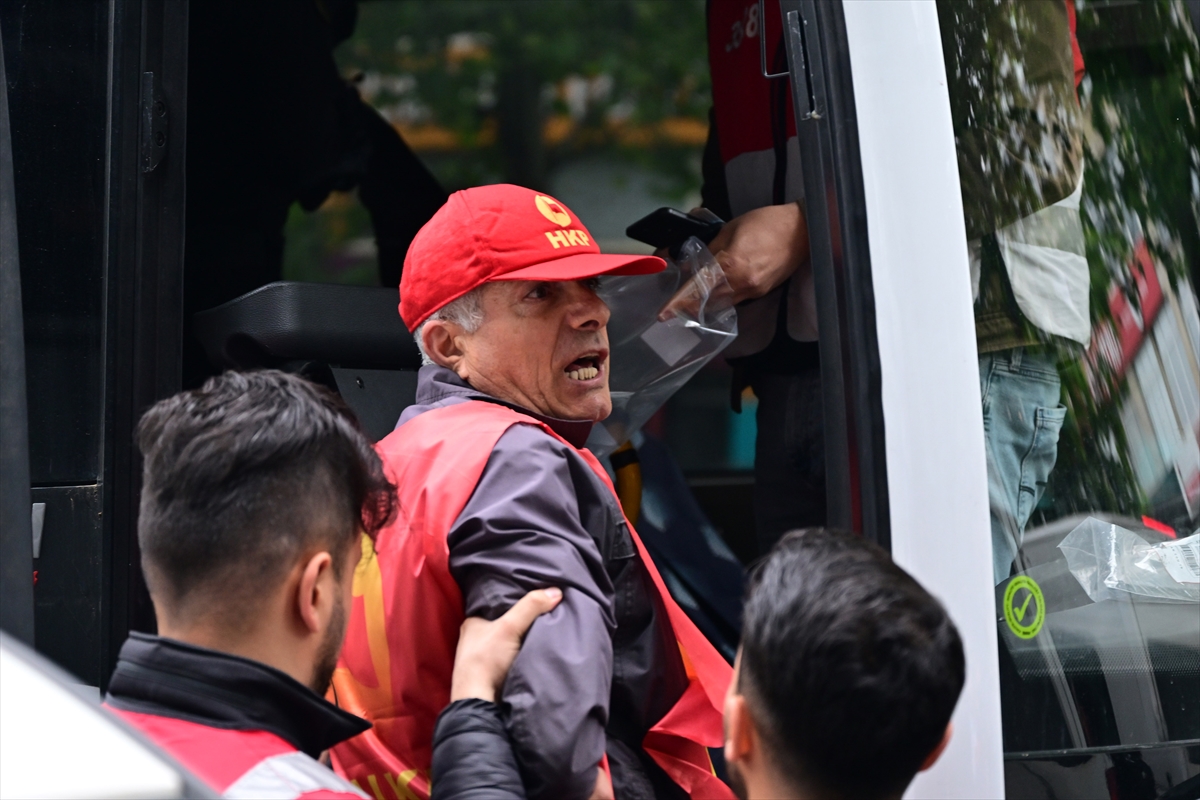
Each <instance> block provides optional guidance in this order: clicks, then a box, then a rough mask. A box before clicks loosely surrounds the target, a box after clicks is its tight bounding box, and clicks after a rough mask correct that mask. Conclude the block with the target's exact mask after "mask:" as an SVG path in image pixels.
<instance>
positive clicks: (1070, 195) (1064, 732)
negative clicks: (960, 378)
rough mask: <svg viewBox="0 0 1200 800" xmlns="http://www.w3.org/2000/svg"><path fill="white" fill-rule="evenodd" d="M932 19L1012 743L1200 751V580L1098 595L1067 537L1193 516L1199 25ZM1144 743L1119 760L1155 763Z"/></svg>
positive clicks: (1199, 498)
mask: <svg viewBox="0 0 1200 800" xmlns="http://www.w3.org/2000/svg"><path fill="white" fill-rule="evenodd" d="M938 12H939V20H940V23H941V28H942V40H943V52H944V55H945V60H946V73H947V81H948V86H949V89H950V101H951V113H952V118H953V124H954V134H955V142H956V146H957V150H958V162H959V172H960V180H961V189H962V198H963V213H964V218H965V222H966V229H967V237H968V240H969V254H970V267H971V277H972V283H973V286H974V289H975V293H976V294H975V320H976V339H977V343H978V347H979V354H980V355H979V363H980V386H981V390H982V392H981V394H982V400H983V409H982V411H983V424H984V431H985V441H986V446H987V458H988V473H989V487H988V488H989V500H990V506H991V514H992V550H993V558H994V561H993V566H994V577H995V582H996V584H997V587H996V598H997V604H998V608H997V627H998V631H999V637H1000V642H1001V644H1000V658H1001V696H1002V703H1003V714H1004V719H1003V722H1004V743H1005V750H1006V751H1007V752H1008V753H1009V754H1010V755H1009V758H1010V759H1013V758H1018V757H1021V758H1023V757H1027V756H1029V755H1030V754H1031V753H1032V754H1036V753H1039V752H1041V753H1045V752H1046V751H1058V752H1060V753H1061V752H1062V751H1067V750H1080V749H1084V748H1095V747H1118V746H1120V747H1124V746H1149V745H1163V744H1165V743H1170V742H1180V741H1181V740H1192V741H1193V743H1194V741H1195V740H1197V739H1200V604H1198V603H1197V602H1196V600H1195V599H1194V598H1195V597H1196V594H1195V593H1194V592H1192V591H1191V590H1188V589H1187V588H1186V587H1183V588H1181V589H1180V591H1178V592H1175V593H1170V592H1166V593H1163V592H1158V593H1157V594H1158V595H1159V596H1150V594H1148V593H1145V592H1139V591H1135V590H1132V589H1130V588H1129V587H1130V586H1131V585H1132V584H1126V583H1121V582H1120V581H1116V580H1115V579H1114V580H1112V581H1111V582H1110V583H1109V584H1108V586H1109V587H1112V588H1111V590H1106V591H1103V592H1092V593H1090V594H1089V592H1088V591H1086V585H1085V584H1086V583H1087V580H1086V579H1085V577H1086V576H1085V575H1083V574H1082V570H1080V569H1078V568H1076V569H1072V566H1071V564H1069V563H1068V560H1067V558H1066V556H1065V554H1064V552H1063V550H1062V549H1060V548H1059V545H1060V544H1061V543H1062V542H1063V540H1064V539H1065V538H1066V537H1067V536H1068V534H1070V533H1071V532H1072V530H1074V529H1076V528H1077V527H1078V526H1080V524H1081V523H1083V522H1084V521H1085V520H1086V519H1087V518H1088V517H1095V518H1098V519H1100V520H1104V521H1105V522H1106V523H1115V524H1116V526H1118V528H1119V529H1123V530H1124V531H1127V532H1129V533H1130V535H1132V536H1134V537H1135V538H1134V539H1126V538H1122V537H1124V534H1119V535H1118V534H1117V533H1115V532H1113V531H1115V529H1113V527H1112V525H1111V524H1108V525H1101V527H1102V528H1104V529H1105V530H1107V531H1110V532H1113V535H1112V537H1111V538H1110V539H1108V540H1106V541H1110V542H1116V541H1118V540H1119V541H1122V542H1125V543H1126V544H1129V543H1130V542H1133V543H1134V544H1133V545H1132V546H1134V547H1135V548H1136V549H1139V552H1145V548H1144V545H1154V544H1158V543H1162V542H1171V541H1173V540H1179V539H1184V538H1186V537H1188V536H1189V535H1191V534H1192V532H1193V531H1194V530H1196V528H1197V517H1198V514H1200V447H1198V439H1200V318H1198V317H1197V305H1196V293H1195V292H1196V290H1195V287H1194V285H1193V284H1192V280H1193V277H1192V271H1191V268H1190V267H1189V265H1191V267H1194V265H1196V264H1198V263H1200V146H1198V142H1200V131H1198V127H1197V117H1196V114H1197V108H1198V107H1200V106H1198V103H1197V96H1196V90H1197V83H1196V81H1197V76H1198V75H1200V72H1198V70H1200V58H1198V55H1197V36H1196V30H1195V28H1194V27H1193V21H1192V19H1191V18H1190V16H1189V13H1188V9H1187V7H1186V6H1185V4H1184V3H1183V2H1180V0H1158V1H1157V2H1148V3H1139V4H1130V3H1110V2H1097V1H1095V0H1068V1H1067V2H1061V1H1060V0H1046V2H1037V3H1033V2H1009V1H1008V0H953V1H951V0H941V1H940V2H939V5H938ZM1099 524H1100V523H1091V525H1093V526H1094V525H1099ZM1088 530H1091V528H1088ZM1072 541H1078V537H1077V538H1076V539H1073V540H1072ZM1112 547H1113V548H1114V549H1113V550H1112V552H1110V553H1109V554H1108V556H1106V557H1109V558H1110V560H1111V559H1115V558H1116V556H1115V555H1114V554H1115V553H1116V550H1115V547H1116V545H1112ZM1067 549H1070V547H1069V546H1068V548H1067ZM1156 552H1159V551H1156ZM1075 566H1076V567H1078V564H1076V565H1075ZM1173 574H1176V576H1177V577H1168V578H1167V580H1176V579H1177V578H1178V577H1180V576H1181V577H1182V579H1184V580H1185V582H1186V579H1187V578H1188V576H1187V575H1186V574H1183V573H1173ZM1118 584H1119V585H1118ZM1180 586H1183V584H1180ZM1177 588H1178V587H1177ZM1193 588H1194V587H1193ZM1092 595H1095V596H1092ZM1164 752H1165V751H1164ZM1171 753H1173V754H1174V755H1162V756H1161V758H1160V759H1159V760H1160V761H1162V763H1158V762H1154V763H1155V768H1154V770H1151V771H1149V772H1146V774H1151V772H1152V773H1153V775H1154V776H1161V775H1172V774H1173V775H1174V776H1175V777H1174V778H1171V779H1170V780H1169V781H1168V783H1167V784H1166V785H1164V786H1161V787H1159V789H1160V790H1162V789H1165V788H1167V786H1169V785H1173V784H1172V783H1170V781H1174V782H1176V783H1177V782H1178V781H1179V780H1180V779H1181V778H1182V777H1186V776H1187V775H1188V774H1191V772H1195V771H1196V768H1195V766H1191V767H1189V766H1187V765H1188V764H1190V763H1192V762H1191V761H1190V760H1188V757H1186V755H1185V751H1184V750H1182V749H1179V750H1173V751H1171ZM1018 754H1020V755H1019V756H1018ZM1176 757H1177V758H1178V759H1180V760H1179V762H1178V763H1175V762H1174V761H1171V759H1173V758H1176ZM1142 758H1143V756H1141V755H1136V754H1135V755H1131V756H1128V757H1125V756H1122V757H1121V758H1117V757H1116V756H1113V757H1112V758H1111V760H1110V761H1109V762H1106V763H1108V764H1109V765H1110V768H1111V769H1113V770H1117V772H1118V773H1120V771H1121V770H1127V771H1128V770H1133V772H1131V773H1129V774H1130V775H1133V774H1134V773H1137V774H1139V775H1140V774H1142V773H1139V772H1137V771H1138V770H1139V769H1141V768H1142V767H1143V766H1144V764H1143V761H1142ZM1145 758H1146V759H1147V761H1146V762H1145V763H1146V764H1149V763H1151V761H1150V759H1151V756H1149V755H1147V756H1145ZM1122 759H1124V760H1122ZM1164 759H1165V760H1164ZM1085 760H1086V759H1085ZM1079 763H1083V762H1079ZM1114 774H1116V777H1115V778H1114V779H1113V780H1116V781H1117V782H1118V783H1119V782H1120V781H1122V780H1126V778H1128V775H1126V776H1125V777H1122V775H1123V774H1124V773H1121V774H1117V773H1114ZM1135 777H1136V775H1135ZM1143 777H1144V775H1143ZM1129 779H1130V780H1133V778H1129ZM1158 779H1159V778H1158V777H1155V778H1153V780H1158ZM1153 780H1152V781H1151V782H1152V783H1153ZM1164 780H1166V779H1164ZM1110 785H1113V784H1112V783H1111V782H1110ZM1151 788H1153V787H1151ZM1009 789H1010V792H1011V791H1012V790H1013V787H1012V786H1010V787H1009ZM1121 796H1125V795H1121ZM1148 796H1158V794H1157V793H1152V794H1150V795H1148Z"/></svg>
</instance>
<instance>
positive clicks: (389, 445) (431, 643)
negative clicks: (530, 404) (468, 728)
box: [332, 401, 733, 800]
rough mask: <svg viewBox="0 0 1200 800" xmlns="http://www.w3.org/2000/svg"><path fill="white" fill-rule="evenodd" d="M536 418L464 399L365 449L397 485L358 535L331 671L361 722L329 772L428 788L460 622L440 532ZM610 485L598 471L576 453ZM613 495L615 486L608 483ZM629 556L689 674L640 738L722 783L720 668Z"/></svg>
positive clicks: (698, 791)
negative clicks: (359, 547) (371, 533)
mask: <svg viewBox="0 0 1200 800" xmlns="http://www.w3.org/2000/svg"><path fill="white" fill-rule="evenodd" d="M518 424H526V425H536V426H539V427H541V428H542V430H544V431H545V432H546V434H547V435H548V436H553V437H554V438H556V439H558V440H559V441H562V442H563V443H564V444H566V442H565V440H563V439H562V437H560V436H558V435H557V434H556V433H554V431H552V430H551V429H550V428H549V427H547V426H546V425H543V424H542V423H540V422H538V421H536V420H534V419H533V418H531V417H528V416H525V415H523V414H520V413H518V412H516V411H513V410H511V409H508V408H505V407H504V406H500V405H497V404H495V403H488V402H483V401H468V402H465V403H458V404H456V405H453V406H448V407H446V408H439V409H434V410H432V411H426V412H425V413H423V414H421V415H419V416H417V417H415V418H414V419H412V420H410V421H408V422H406V423H404V425H402V426H400V428H398V429H397V430H395V431H393V432H392V433H391V434H390V435H389V436H388V437H387V438H385V439H383V440H382V441H381V442H379V444H378V445H377V449H378V451H379V455H380V457H381V458H382V459H383V462H384V465H385V468H386V469H387V471H388V473H389V476H390V478H391V480H392V481H393V482H394V483H395V484H396V487H397V492H398V494H399V500H400V502H399V512H398V514H397V519H396V521H395V522H394V523H393V524H391V525H390V526H388V527H387V528H385V529H384V530H383V531H381V532H380V534H379V536H378V537H376V541H375V544H374V551H373V552H371V550H370V549H369V548H370V542H369V540H366V539H365V537H364V558H363V560H362V561H361V562H360V563H359V566H358V569H357V570H356V572H355V574H354V590H353V591H354V607H353V611H352V613H351V619H350V625H349V630H348V632H347V635H346V643H345V646H344V648H343V650H342V655H341V660H340V661H339V663H338V669H337V671H336V672H335V673H334V677H333V689H332V692H333V696H335V697H336V700H337V702H338V704H339V705H340V706H341V707H342V708H344V709H346V710H348V711H350V712H352V713H355V714H359V715H361V716H363V717H365V718H367V719H369V720H370V721H371V722H372V723H374V727H373V728H372V729H371V730H369V731H367V732H366V733H363V734H361V735H359V736H356V737H354V738H353V739H350V740H348V741H346V742H343V743H341V744H339V745H337V746H336V747H335V748H334V749H333V751H332V757H333V765H334V768H335V769H336V770H337V772H338V773H339V774H341V775H344V776H345V777H346V778H348V779H349V780H351V781H352V782H354V783H355V784H356V785H358V786H360V787H361V788H362V789H363V790H364V791H366V792H368V793H369V794H372V795H374V796H375V797H377V798H380V800H383V798H388V797H395V798H400V799H401V800H406V799H407V798H427V797H428V796H429V767H430V764H431V762H432V742H433V728H434V724H435V722H436V721H437V716H438V714H439V713H440V712H441V710H442V709H443V708H445V707H446V705H447V704H448V703H449V702H450V673H451V669H452V667H453V664H454V650H455V647H456V646H457V644H458V631H459V627H460V626H461V625H462V622H463V619H464V613H463V603H462V594H461V593H460V591H459V588H458V584H457V583H455V581H454V578H453V577H452V576H451V574H450V568H449V548H448V546H447V544H446V536H447V534H448V533H449V531H450V528H451V526H452V525H453V524H454V521H455V520H456V519H458V516H459V514H460V513H461V512H462V509H463V508H464V507H465V506H466V504H467V500H468V499H469V498H470V497H471V494H472V493H473V492H474V491H475V486H476V484H478V482H479V477H480V476H481V475H482V474H483V469H484V466H485V465H486V464H487V461H488V458H489V456H490V455H491V452H492V448H493V447H494V446H495V444H496V442H497V441H499V439H500V437H501V436H502V435H503V434H504V432H505V431H506V430H508V428H509V427H510V426H512V425H518ZM576 452H577V453H578V454H579V456H580V457H581V458H583V459H584V460H585V461H586V462H587V463H588V466H590V467H591V468H592V470H593V471H594V472H595V473H596V475H597V476H598V477H599V478H600V480H601V481H603V483H604V484H605V486H607V487H608V488H609V490H610V491H613V489H612V483H611V482H610V481H609V479H608V475H607V474H606V473H605V471H604V468H603V467H601V466H600V463H599V462H598V461H597V460H596V458H595V456H593V455H592V454H591V453H590V452H589V451H587V450H576ZM614 496H615V492H614ZM629 532H630V535H631V536H632V537H633V541H634V543H635V545H636V546H637V550H638V555H639V556H640V557H641V559H642V563H643V564H644V565H645V567H646V570H647V571H648V572H649V573H650V577H651V578H652V579H653V581H654V585H655V586H656V587H657V589H658V593H659V596H660V597H661V598H662V602H663V605H664V606H665V607H666V610H667V615H668V617H669V620H670V623H671V626H672V628H673V629H674V633H675V638H676V640H677V641H678V643H679V650H680V654H681V657H682V659H683V663H684V665H685V667H686V669H687V675H688V678H689V683H688V687H687V689H686V690H685V691H684V693H683V696H682V697H681V698H680V699H679V702H677V703H676V704H675V705H674V706H673V707H672V708H671V710H670V711H668V712H667V714H666V716H664V717H663V718H662V719H661V720H659V722H658V723H657V724H656V725H655V726H654V727H653V728H651V729H650V731H649V733H647V734H646V737H645V740H644V741H643V747H644V748H645V750H646V752H647V753H649V754H650V755H651V757H653V758H654V760H655V761H656V762H657V763H658V764H659V766H661V767H662V768H663V770H664V771H665V772H666V773H667V774H668V775H669V776H670V777H671V778H672V779H673V780H674V781H675V782H676V783H678V784H679V785H680V786H681V787H683V788H684V789H685V790H686V791H687V792H689V794H690V795H691V796H692V797H693V798H701V797H704V798H727V799H728V800H732V798H733V793H732V792H731V791H730V789H729V787H728V786H726V785H725V784H724V783H722V782H721V781H720V780H719V779H718V778H717V777H716V776H715V775H714V774H713V771H712V763H711V762H710V760H709V757H708V751H707V750H706V749H705V748H707V747H718V746H720V745H721V743H722V741H723V735H722V727H721V709H722V705H723V702H724V696H725V690H726V688H727V687H728V685H729V680H730V677H731V669H730V667H729V665H728V664H727V663H726V662H725V660H724V659H722V658H721V656H720V654H718V653H717V651H716V650H715V649H714V648H713V646H712V645H711V644H710V643H709V642H708V640H707V639H706V638H705V637H704V635H703V634H702V633H701V632H700V631H699V630H698V629H697V628H696V626H695V625H694V624H692V621H691V620H690V619H688V617H687V615H686V614H685V613H684V612H683V610H682V609H680V608H679V606H678V605H677V604H676V603H675V601H674V600H673V599H672V598H671V595H670V594H669V593H668V592H667V589H666V587H665V586H664V585H663V581H662V578H661V577H660V576H659V574H658V570H657V569H655V567H654V562H653V561H651V560H650V556H649V555H648V554H647V552H646V548H645V547H644V546H643V545H642V541H641V539H640V538H639V537H638V535H637V533H635V532H634V530H633V526H632V525H630V526H629Z"/></svg>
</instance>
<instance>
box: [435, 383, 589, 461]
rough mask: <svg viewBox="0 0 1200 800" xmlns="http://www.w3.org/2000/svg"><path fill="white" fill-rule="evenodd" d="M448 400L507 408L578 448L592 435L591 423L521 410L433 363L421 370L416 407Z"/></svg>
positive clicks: (517, 406)
mask: <svg viewBox="0 0 1200 800" xmlns="http://www.w3.org/2000/svg"><path fill="white" fill-rule="evenodd" d="M449 397H463V398H466V399H468V400H486V401H487V402H489V403H496V404H497V405H501V406H505V407H506V408H511V409H512V410H513V411H516V412H517V413H519V414H524V415H525V416H527V417H533V418H534V419H536V420H537V421H538V422H542V423H545V424H546V426H547V427H549V428H550V430H552V431H554V432H555V433H557V434H558V435H559V436H561V437H562V438H564V439H566V440H567V441H568V442H570V444H571V446H572V447H574V448H576V449H577V450H578V449H582V448H583V446H584V445H585V444H587V440H588V436H589V435H590V434H591V432H592V426H593V425H595V423H594V422H591V421H589V420H575V419H558V418H557V417H547V416H545V415H543V414H539V413H537V412H536V411H530V410H529V409H527V408H522V407H521V406H519V405H517V404H515V403H509V402H506V401H504V400H500V399H498V398H495V397H492V396H491V395H487V394H484V393H483V392H481V391H479V390H477V389H475V388H474V387H472V386H471V385H470V384H469V383H467V382H466V381H464V380H463V379H462V378H460V377H458V374H457V373H456V372H454V370H451V369H447V368H446V367H442V366H438V365H436V364H431V365H427V366H424V367H421V371H420V373H418V377H417V397H416V402H417V404H419V405H432V404H434V403H437V402H438V401H441V400H445V399H447V398H449Z"/></svg>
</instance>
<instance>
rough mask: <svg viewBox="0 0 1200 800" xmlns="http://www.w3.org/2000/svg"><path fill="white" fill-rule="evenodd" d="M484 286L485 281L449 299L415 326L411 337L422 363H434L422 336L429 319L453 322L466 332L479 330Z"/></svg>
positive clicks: (481, 318)
mask: <svg viewBox="0 0 1200 800" xmlns="http://www.w3.org/2000/svg"><path fill="white" fill-rule="evenodd" d="M485 286H487V284H486V283H485V284H483V285H482V286H476V287H475V288H474V289H472V290H471V291H469V292H467V293H466V294H464V295H463V296H462V297H460V298H458V299H457V300H451V301H450V302H449V303H446V305H444V306H442V307H441V308H439V309H438V310H437V311H435V312H433V313H432V314H430V315H429V318H428V319H426V320H425V322H422V323H421V324H420V325H418V326H417V330H416V332H415V333H414V334H413V338H414V339H416V340H417V348H418V349H419V350H420V351H421V363H422V364H423V365H429V364H433V363H434V361H433V359H432V358H430V357H429V354H428V353H426V352H425V341H424V339H423V337H422V334H423V333H424V332H425V326H426V324H428V323H429V320H433V319H440V320H443V321H445V322H453V323H454V324H455V325H459V326H460V327H462V329H463V330H464V331H466V332H467V333H474V332H475V331H477V330H479V326H480V325H482V324H483V289H484V287H485Z"/></svg>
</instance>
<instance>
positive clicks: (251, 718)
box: [106, 632, 371, 758]
mask: <svg viewBox="0 0 1200 800" xmlns="http://www.w3.org/2000/svg"><path fill="white" fill-rule="evenodd" d="M106 701H107V702H108V703H109V704H110V705H112V706H114V707H116V708H119V709H122V710H125V711H135V712H139V713H143V714H154V715H156V716H161V717H172V718H175V719H184V720H188V721H189V722H196V723H199V724H201V725H208V726H211V727H214V728H224V729H226V730H265V731H269V732H270V733H273V734H275V735H276V736H279V737H280V738H282V739H284V740H285V741H287V742H289V743H290V744H292V745H294V746H295V747H296V749H298V750H301V751H303V752H305V753H307V754H308V755H310V756H312V757H313V758H317V757H318V756H319V755H320V754H321V752H322V751H323V750H328V749H329V748H330V747H332V746H333V745H335V744H337V743H339V742H342V741H345V740H346V739H349V738H350V737H351V736H356V735H358V734H360V733H362V732H363V731H365V730H367V729H369V728H370V727H371V723H369V722H367V721H366V720H364V719H362V718H360V717H356V716H354V715H353V714H350V713H347V712H345V711H343V710H341V709H340V708H338V707H337V706H335V705H333V704H332V703H329V702H328V701H326V700H325V698H323V697H321V696H319V695H318V694H317V693H316V692H313V691H312V690H311V689H309V688H308V687H307V686H304V685H303V684H301V683H299V682H298V681H296V680H294V679H292V678H291V677H289V676H288V675H285V674H284V673H282V672H280V671H279V670H277V669H275V668H274V667H269V666H267V665H266V664H262V663H259V662H257V661H251V660H250V659H248V658H242V657H240V656H235V655H230V654H229V653H221V652H218V651H216V650H209V649H207V648H204V647H197V646H195V645H190V644H186V643H184V642H179V641H176V640H174V639H165V638H162V637H160V636H151V635H149V634H145V633H136V632H134V633H130V634H129V638H128V639H127V640H126V641H125V644H124V645H123V646H122V647H121V655H120V656H119V657H118V659H117V668H116V670H115V671H114V672H113V674H112V679H111V680H110V681H109V684H108V696H107V698H106Z"/></svg>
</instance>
